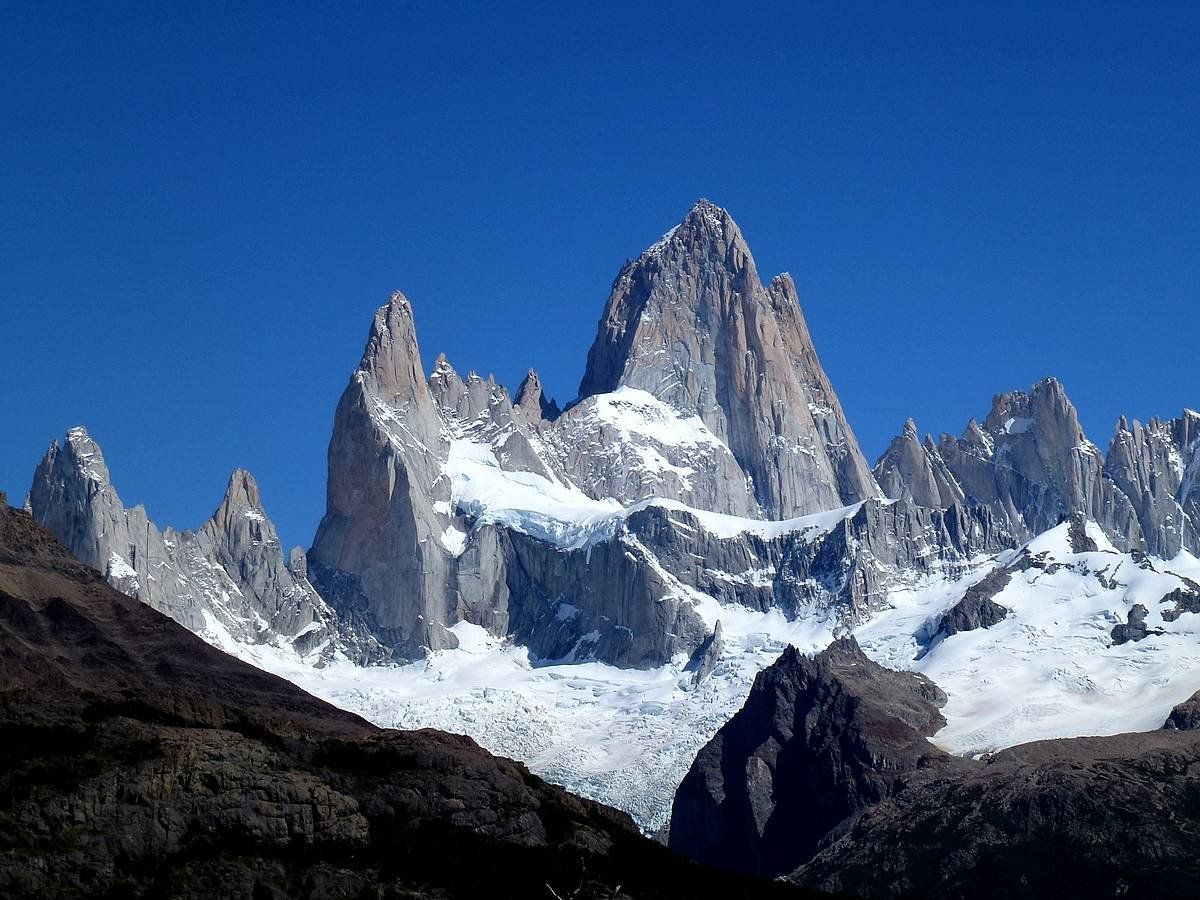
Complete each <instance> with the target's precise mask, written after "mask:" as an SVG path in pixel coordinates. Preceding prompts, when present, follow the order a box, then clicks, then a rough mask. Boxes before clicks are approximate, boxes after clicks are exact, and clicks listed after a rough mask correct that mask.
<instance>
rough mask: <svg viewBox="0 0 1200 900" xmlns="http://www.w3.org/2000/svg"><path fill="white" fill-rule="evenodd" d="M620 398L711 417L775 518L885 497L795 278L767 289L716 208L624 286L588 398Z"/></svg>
mask: <svg viewBox="0 0 1200 900" xmlns="http://www.w3.org/2000/svg"><path fill="white" fill-rule="evenodd" d="M620 387H626V388H635V389H640V390H644V391H646V392H648V393H650V394H652V395H653V396H655V397H657V398H659V399H660V400H663V401H664V402H666V403H668V404H670V405H671V406H673V407H674V408H676V409H678V410H680V411H682V412H684V413H687V414H694V415H697V416H699V417H700V419H701V420H702V421H703V422H704V424H705V425H706V426H707V427H708V429H709V430H710V431H711V432H712V433H713V434H714V435H715V436H716V437H717V438H718V439H719V440H721V441H722V442H723V443H724V444H726V445H727V446H728V447H729V449H730V450H731V451H732V453H733V456H734V458H735V459H736V461H737V463H738V465H739V466H740V468H741V470H742V471H743V472H744V473H745V474H746V476H748V477H749V478H750V479H751V481H752V484H753V495H754V497H755V498H756V499H757V500H758V502H759V504H761V506H762V508H763V510H764V511H765V513H766V515H767V516H768V517H770V518H788V517H791V516H798V515H804V514H805V513H812V512H817V511H820V510H822V509H831V508H834V507H837V506H842V505H844V504H847V503H853V502H855V501H858V500H862V499H864V498H866V497H873V496H876V495H877V493H878V488H877V486H876V484H875V482H874V479H873V478H872V477H871V473H870V471H869V469H868V466H867V464H866V462H865V461H864V459H863V456H862V452H861V451H860V450H859V447H858V442H857V440H856V439H855V437H854V433H853V431H852V430H851V429H850V426H849V424H848V423H847V421H846V417H845V415H844V414H843V412H842V408H841V405H840V403H839V402H838V399H837V396H836V395H835V394H834V392H833V388H832V386H831V385H830V383H829V379H828V378H827V377H826V375H825V372H824V370H823V369H822V368H821V364H820V362H819V361H818V359H817V355H816V351H815V349H814V348H813V344H812V339H811V337H810V336H809V333H808V326H807V325H806V324H805V321H804V316H803V314H802V313H801V312H800V304H799V301H798V300H797V297H796V288H795V285H794V284H793V282H792V279H791V277H790V276H788V275H780V276H778V277H776V278H775V279H774V280H772V281H771V283H770V284H769V285H767V286H765V287H764V286H763V284H762V282H761V281H760V280H759V277H758V272H757V270H756V268H755V265H754V259H753V257H752V256H751V255H750V248H749V247H748V246H747V245H746V241H745V239H744V238H743V237H742V234H741V231H740V230H739V229H738V227H737V224H736V223H735V222H734V221H733V219H732V218H731V217H730V215H729V213H727V212H726V211H725V210H723V209H720V208H719V207H717V206H714V205H713V204H711V203H709V202H707V201H705V200H701V201H700V202H698V203H697V204H696V205H695V207H693V208H692V210H691V211H690V212H689V213H688V214H687V216H686V217H685V218H684V220H683V221H682V222H681V223H680V224H679V225H678V226H677V227H676V228H675V229H673V230H672V231H670V232H669V233H668V234H667V235H666V236H665V237H663V239H662V240H661V241H659V242H658V243H657V244H655V245H654V246H653V247H651V248H650V249H649V250H647V251H646V252H645V253H643V254H642V255H641V256H640V257H638V258H637V259H636V260H634V261H632V262H629V263H627V264H626V265H625V267H624V268H623V269H622V270H621V272H620V274H618V275H617V279H616V281H615V282H614V284H613V288H612V292H611V293H610V295H609V298H608V302H607V304H606V306H605V310H604V314H603V316H602V317H601V319H600V324H599V327H598V329H597V334H596V340H595V343H593V345H592V348H591V350H590V351H589V353H588V365H587V370H586V372H585V374H584V377H583V381H582V383H581V384H580V387H579V395H580V397H581V398H587V397H590V396H592V395H595V394H604V393H609V392H612V391H615V390H617V389H618V388H620Z"/></svg>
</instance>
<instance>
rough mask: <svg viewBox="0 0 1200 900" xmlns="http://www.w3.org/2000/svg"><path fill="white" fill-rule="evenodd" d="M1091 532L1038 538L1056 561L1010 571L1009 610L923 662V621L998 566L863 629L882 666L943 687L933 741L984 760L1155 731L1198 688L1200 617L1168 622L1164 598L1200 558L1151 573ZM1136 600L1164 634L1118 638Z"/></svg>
mask: <svg viewBox="0 0 1200 900" xmlns="http://www.w3.org/2000/svg"><path fill="white" fill-rule="evenodd" d="M1088 534H1089V536H1090V537H1091V538H1092V539H1093V540H1094V541H1096V543H1097V545H1098V546H1099V550H1098V551H1096V552H1090V553H1073V552H1072V551H1071V549H1070V545H1069V542H1068V540H1067V526H1066V525H1065V524H1063V525H1060V526H1058V527H1057V528H1054V529H1051V530H1050V531H1048V532H1046V533H1045V534H1043V535H1040V536H1038V537H1037V538H1034V539H1033V540H1032V541H1030V542H1029V544H1027V545H1026V546H1027V548H1028V550H1029V552H1030V553H1031V554H1033V555H1035V556H1039V555H1042V554H1045V557H1044V559H1045V561H1047V562H1049V563H1051V565H1050V566H1048V567H1047V568H1044V569H1043V568H1036V567H1034V568H1028V569H1026V570H1024V571H1015V572H1014V573H1013V576H1012V579H1011V581H1010V582H1009V584H1008V585H1007V586H1006V587H1005V588H1004V589H1003V590H1002V591H1000V592H999V593H998V594H996V596H995V597H993V600H994V601H995V602H996V603H998V604H1000V605H1001V606H1003V607H1006V608H1007V609H1009V610H1011V612H1010V614H1009V615H1008V616H1007V617H1006V618H1005V619H1004V620H1003V621H1001V622H999V623H997V624H995V625H993V626H991V627H990V628H986V629H977V630H974V631H967V632H960V633H959V634H956V635H953V636H951V637H949V638H946V639H945V640H943V641H941V642H940V643H938V644H937V645H936V646H934V647H933V649H932V650H931V651H930V652H929V653H928V654H927V655H926V656H924V657H923V658H922V659H920V660H915V659H914V657H915V656H916V655H917V653H918V651H919V649H920V645H919V643H918V640H917V638H916V636H915V635H916V634H918V633H919V632H920V630H921V626H922V625H923V624H924V623H932V622H934V621H936V619H937V618H938V617H939V616H940V615H941V614H942V613H943V612H944V611H945V610H946V609H947V608H949V606H951V605H953V603H955V602H957V600H958V599H959V598H961V596H962V593H963V590H965V588H966V587H967V585H968V584H970V583H971V582H973V581H977V580H978V579H979V578H980V577H982V575H983V574H986V572H987V571H989V570H990V569H991V568H992V566H991V565H990V564H989V565H987V566H985V567H983V568H981V569H980V570H978V572H977V573H976V574H974V575H972V576H969V577H968V578H966V579H963V580H962V581H961V582H959V583H958V584H956V585H950V584H941V585H937V584H930V585H928V586H926V587H924V588H922V589H918V590H900V591H896V592H893V594H892V595H891V596H890V597H889V602H890V603H891V605H892V609H890V610H888V611H887V612H885V613H883V614H881V615H879V616H878V617H876V618H875V619H873V620H872V621H870V622H868V623H866V624H864V625H862V626H860V627H859V628H858V629H856V632H855V634H856V636H857V637H858V640H859V642H860V643H861V644H862V646H863V649H864V651H865V652H867V653H868V654H869V655H870V656H872V657H873V658H874V659H876V660H877V661H878V662H880V663H882V664H884V665H889V666H892V667H895V668H911V669H914V670H916V671H920V672H923V673H924V674H926V675H928V676H929V677H930V678H931V679H933V681H934V682H936V683H937V684H938V685H939V686H940V687H941V688H942V689H943V690H944V691H946V693H947V695H948V696H949V698H950V699H949V702H948V703H947V705H946V707H945V709H943V710H942V712H943V714H944V715H945V716H946V719H947V722H948V724H947V725H946V727H944V728H943V729H942V730H941V731H939V732H938V733H937V734H936V735H935V737H934V741H935V743H937V744H939V745H940V746H942V747H944V748H945V749H947V750H950V751H951V752H954V753H960V754H968V755H975V754H979V753H985V752H991V751H995V750H999V749H1002V748H1004V747H1010V746H1013V745H1015V744H1022V743H1026V742H1028V741H1034V740H1043V739H1047V738H1058V737H1077V736H1082V735H1109V734H1119V733H1121V732H1126V731H1147V730H1151V729H1154V728H1158V727H1160V726H1161V725H1162V724H1163V722H1164V721H1165V719H1166V717H1167V715H1168V713H1170V711H1171V708H1172V707H1173V706H1175V705H1176V704H1178V703H1181V702H1182V701H1184V700H1186V699H1187V698H1188V697H1190V696H1191V695H1192V694H1193V693H1194V692H1195V691H1196V690H1197V689H1200V616H1197V615H1194V614H1191V613H1184V614H1183V615H1182V616H1180V617H1179V619H1178V620H1176V621H1175V622H1171V623H1168V622H1166V621H1164V619H1163V617H1162V611H1163V609H1162V608H1160V605H1159V604H1160V600H1161V598H1162V597H1163V596H1164V595H1165V594H1167V593H1168V592H1170V591H1172V590H1174V589H1176V588H1179V587H1182V586H1183V585H1184V582H1183V581H1182V578H1181V577H1180V576H1183V577H1186V578H1191V579H1192V580H1193V581H1200V561H1197V560H1196V558H1195V557H1193V556H1191V555H1190V554H1187V553H1181V554H1180V555H1179V556H1177V557H1176V558H1175V559H1173V560H1171V561H1170V562H1169V563H1165V562H1162V561H1159V560H1152V561H1151V564H1152V565H1153V566H1154V568H1153V569H1148V568H1143V567H1141V566H1139V565H1138V564H1137V563H1135V562H1134V561H1133V558H1132V557H1131V556H1129V555H1126V554H1120V553H1117V552H1116V551H1115V550H1114V549H1113V548H1112V545H1111V544H1110V543H1109V542H1108V540H1107V539H1106V538H1105V537H1104V535H1103V532H1101V530H1100V529H1099V528H1098V527H1096V526H1094V525H1092V524H1091V523H1089V526H1088ZM1015 558H1016V554H1002V556H1001V559H1002V560H1004V561H1007V560H1009V559H1013V560H1015ZM1054 563H1057V566H1055V565H1053V564H1054ZM1052 569H1053V571H1051V570H1052ZM1135 603H1140V604H1142V605H1143V606H1145V607H1146V608H1147V609H1148V610H1150V614H1149V615H1148V617H1147V620H1146V621H1147V625H1148V626H1150V627H1151V628H1157V629H1161V630H1163V631H1164V632H1165V633H1163V634H1154V635H1151V636H1149V637H1147V638H1145V639H1143V640H1141V641H1130V642H1128V643H1125V644H1121V645H1115V644H1114V643H1113V641H1112V636H1111V633H1112V628H1113V626H1114V625H1116V624H1118V623H1123V622H1125V621H1126V620H1127V618H1128V615H1129V610H1130V608H1131V607H1132V606H1133V605H1134V604H1135Z"/></svg>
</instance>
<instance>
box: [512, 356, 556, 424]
mask: <svg viewBox="0 0 1200 900" xmlns="http://www.w3.org/2000/svg"><path fill="white" fill-rule="evenodd" d="M513 406H514V407H515V408H517V409H519V410H521V411H522V412H523V413H524V414H525V417H526V419H527V420H528V421H531V422H536V421H538V420H539V419H541V420H545V421H547V422H553V421H554V420H555V419H557V418H558V417H559V414H560V412H561V411H560V410H559V408H558V404H557V403H555V402H554V401H553V400H549V399H547V398H546V395H545V392H544V391H543V389H542V379H541V377H540V376H539V375H538V373H537V372H536V371H535V370H534V369H530V370H529V371H528V372H527V373H525V377H524V378H523V379H522V380H521V386H520V387H518V388H517V399H516V402H515V403H513Z"/></svg>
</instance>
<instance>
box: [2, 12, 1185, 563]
mask: <svg viewBox="0 0 1200 900" xmlns="http://www.w3.org/2000/svg"><path fill="white" fill-rule="evenodd" d="M251 5H253V6H254V7H255V9H254V10H249V9H246V8H244V7H248V6H251ZM169 6H172V5H171V4H146V5H141V6H139V5H133V4H104V5H102V4H78V5H74V4H63V5H59V6H57V7H56V8H52V7H51V4H44V3H37V4H24V3H21V2H10V3H6V4H4V5H3V7H2V8H0V59H2V60H3V63H0V74H2V77H3V89H2V90H0V340H2V343H3V352H2V353H0V404H2V407H0V421H2V422H3V430H2V431H0V489H7V490H8V491H9V492H10V494H12V495H14V496H13V499H15V500H19V499H20V497H21V496H23V495H24V492H25V490H26V489H27V488H28V484H29V480H30V476H31V474H32V471H33V468H34V466H35V464H36V462H37V460H38V458H39V457H40V455H41V453H42V452H43V450H44V449H45V446H46V445H47V444H48V442H49V441H50V440H51V439H52V438H54V437H55V436H60V435H62V434H63V433H64V432H65V430H66V429H67V428H68V427H70V426H72V425H75V424H79V423H84V424H87V425H88V426H89V427H90V428H91V430H92V432H93V434H94V435H95V436H96V438H97V439H98V440H99V441H100V443H101V445H102V446H103V447H104V450H105V453H106V456H107V458H108V461H109V464H110V466H111V468H112V469H113V472H114V476H115V481H116V484H117V487H118V489H119V490H120V492H121V494H122V497H123V499H124V500H125V501H126V503H129V504H132V503H135V502H143V503H145V504H146V505H147V506H148V508H149V511H150V514H151V516H152V517H154V518H155V519H156V520H157V521H158V522H159V524H165V523H170V524H173V525H176V526H177V527H194V526H196V525H198V524H199V523H201V522H202V521H203V520H204V519H205V518H206V517H207V516H208V515H209V514H210V513H211V512H212V510H213V509H214V508H215V507H216V505H217V503H218V502H219V500H220V495H221V492H222V490H223V488H224V484H225V481H226V478H227V477H228V473H229V471H230V470H231V469H232V468H234V467H235V466H245V467H247V468H250V469H251V470H252V471H253V472H254V473H255V474H256V475H257V476H258V479H259V482H260V484H261V486H262V488H263V493H264V499H265V502H266V505H267V509H268V512H270V513H271V514H272V516H273V517H274V518H275V519H276V520H277V522H278V523H279V524H280V527H281V531H282V534H283V538H284V540H285V541H286V542H288V543H301V544H305V545H306V544H307V543H308V541H310V540H311V537H312V534H313V531H314V530H315V527H316V523H317V521H318V519H319V517H320V515H321V513H322V511H323V509H324V484H325V459H324V454H325V447H326V444H327V441H328V439H329V431H330V426H331V422H332V416H333V409H334V406H335V404H336V402H337V398H338V395H339V394H340V392H341V390H342V388H343V387H344V385H345V382H346V379H347V377H348V376H349V373H350V371H351V370H352V368H353V366H354V364H355V363H356V361H357V359H358V356H359V353H360V351H361V348H362V343H363V341H364V339H365V336H366V331H367V328H368V325H369V322H370V318H371V314H372V311H373V310H374V308H375V307H376V306H377V305H379V304H380V303H382V302H384V301H385V300H386V298H387V296H388V294H389V292H390V291H391V290H393V289H396V288H399V289H402V290H404V291H405V293H406V294H408V296H409V297H410V298H411V299H412V301H413V303H414V306H415V310H416V316H417V324H418V329H419V337H420V340H421V345H422V349H423V353H424V356H425V361H426V364H427V366H428V364H430V363H431V362H432V360H433V358H434V357H435V356H436V354H437V353H438V351H441V350H444V351H445V352H446V353H447V354H448V356H449V357H450V359H451V362H453V363H454V364H455V366H456V367H458V368H459V369H460V370H461V371H464V372H465V371H466V370H467V369H469V368H474V369H476V370H478V371H480V372H481V373H487V372H494V373H495V374H496V376H497V377H498V378H499V379H500V380H502V381H504V382H506V383H508V384H509V385H510V386H511V387H514V388H515V385H516V383H517V382H518V381H519V379H520V377H521V376H522V375H523V373H524V371H525V369H526V368H527V367H528V366H530V365H535V366H536V367H537V368H538V369H539V371H541V372H542V374H543V378H544V380H545V382H546V383H547V384H548V386H549V388H550V390H551V391H552V393H554V394H555V395H556V396H557V397H558V398H559V399H560V400H568V399H570V398H571V397H573V396H574V393H575V389H576V387H577V386H578V382H579V378H580V376H581V375H582V371H583V364H584V359H585V355H586V351H587V348H588V345H589V344H590V341H591V338H592V335H593V334H594V330H595V325H596V320H597V318H598V317H599V314H600V311H601V308H602V305H603V303H604V299H605V297H606V295H607V291H608V287H609V285H610V284H611V282H612V279H613V277H614V275H615V274H616V272H617V269H618V268H619V266H620V264H621V263H622V261H623V260H624V259H626V258H627V257H631V256H635V255H636V254H637V253H638V252H639V251H640V250H641V249H642V248H643V247H644V246H646V245H647V244H649V243H651V242H653V241H654V240H655V239H656V238H657V237H658V236H659V235H660V234H661V233H662V232H664V231H665V230H667V228H669V227H670V226H671V225H673V224H674V223H675V222H677V221H678V219H679V218H680V217H681V216H682V215H683V213H684V212H685V211H686V210H687V208H688V207H689V206H690V204H691V203H692V202H693V201H694V200H695V199H696V198H697V197H700V196H706V197H709V198H711V199H712V200H713V201H715V202H717V203H719V204H721V205H723V206H725V207H727V208H728V209H729V210H730V211H731V212H732V213H733V215H734V217H735V218H736V219H737V220H738V221H739V223H740V224H741V226H742V228H743V231H744V232H745V233H746V236H747V239H748V240H749V242H750V246H751V248H752V249H753V251H754V253H755V256H756V259H757V261H758V265H759V269H760V271H761V272H762V273H763V274H764V276H766V275H769V274H772V273H775V272H777V271H781V270H787V271H790V272H791V273H792V274H793V275H794V276H795V278H796V281H797V284H798V287H799V291H800V297H801V302H802V304H803V305H804V309H805V312H806V314H807V316H808V320H809V324H810V326H811V329H812V331H813V334H814V337H815V339H816V342H817V348H818V351H819V352H820V354H821V357H822V360H823V362H824V363H825V365H826V368H827V370H828V371H829V374H830V376H831V378H832V380H833V382H834V385H835V387H836V388H837V390H838V391H839V393H840V395H841V397H842V401H843V404H844V405H845V407H846V410H847V413H848V415H849V417H850V420H851V422H852V424H853V425H854V427H855V428H856V430H857V432H858V435H859V438H860V440H861V442H862V444H863V447H864V449H865V451H866V452H867V454H868V455H869V456H870V457H871V458H872V460H873V459H874V457H875V456H876V455H877V454H878V453H880V452H881V451H882V450H883V449H884V448H885V447H886V445H887V442H888V440H889V439H890V437H891V436H892V435H893V434H895V433H896V432H897V431H898V430H899V428H900V427H901V424H902V423H903V421H904V419H905V418H906V417H907V416H910V415H911V416H913V417H915V418H916V420H917V423H918V425H919V426H920V427H921V428H922V430H929V431H933V432H935V433H937V432H939V431H943V430H945V431H952V432H955V433H957V432H959V431H960V430H961V429H962V426H963V425H964V424H965V422H966V420H967V418H968V417H970V416H971V415H983V414H984V413H986V411H987V409H988V406H989V402H990V398H991V395H992V394H993V393H996V392H998V391H1001V390H1007V389H1011V388H1017V387H1023V386H1025V387H1027V386H1028V385H1029V384H1031V383H1032V382H1033V381H1034V380H1036V379H1037V378H1039V377H1042V376H1044V375H1048V374H1053V375H1057V376H1058V377H1059V378H1061V379H1062V380H1063V381H1064V383H1065V384H1066V386H1067V389H1068V392H1069V393H1070V394H1071V396H1072V398H1073V399H1074V401H1075V402H1076V405H1077V406H1078V407H1079V408H1080V410H1081V414H1082V417H1083V421H1084V425H1085V428H1086V429H1087V430H1088V432H1089V435H1090V436H1091V437H1092V439H1093V440H1095V441H1096V442H1097V443H1099V444H1100V445H1101V446H1106V445H1107V442H1108V439H1109V437H1110V436H1111V433H1112V427H1113V423H1114V421H1115V420H1116V418H1117V416H1118V415H1119V414H1121V413H1127V414H1129V415H1131V416H1136V417H1139V418H1143V419H1145V418H1148V417H1150V416H1152V415H1156V414H1157V415H1164V416H1166V415H1177V414H1178V413H1179V410H1180V409H1181V408H1182V407H1183V406H1185V405H1186V406H1191V407H1196V406H1200V365H1198V364H1197V362H1196V351H1197V346H1198V344H1197V339H1196V335H1197V327H1196V323H1197V315H1196V303H1197V299H1198V297H1197V294H1198V291H1200V277H1198V276H1200V272H1198V269H1200V152H1197V147H1198V146H1200V127H1198V126H1200V103H1197V102H1196V98H1197V97H1198V96H1200V54H1198V53H1197V52H1196V48H1197V47H1198V46H1200V13H1198V12H1197V7H1196V6H1195V5H1194V4H1180V5H1178V6H1175V7H1172V6H1170V5H1156V6H1155V8H1154V9H1153V10H1150V9H1139V8H1137V7H1138V5H1136V4H1121V5H1111V6H1110V5H1104V4H1097V3H1081V4H1072V5H1063V6H1055V7H1052V6H1049V5H1046V4H1030V5H1025V4H982V3H980V4H975V3H966V4H947V5H944V6H943V5H938V6H934V5H914V4H899V3H895V4H890V3H889V4H863V5H854V4H843V3H838V4H827V5H825V4H821V5H818V4H795V3H786V4H779V5H771V4H764V5H756V6H754V7H753V8H748V7H747V5H745V4H705V3H686V4H662V5H656V6H655V8H654V9H646V8H643V4H610V3H606V4H586V5H585V4H582V3H579V4H575V3H565V4H554V5H552V4H539V5H519V6H517V7H516V8H507V7H506V6H504V5H500V4H495V5H492V4H487V5H485V4H482V3H478V4H464V5H455V4H451V3H436V4H414V3H396V4H386V5H385V4H380V5H371V4H363V5H352V4H345V5H341V6H345V7H347V8H345V9H339V8H336V7H335V5H334V4H309V3H299V4H287V5H279V6H276V7H272V6H270V5H269V4H203V5H201V4H196V5H193V7H192V8H191V9H190V10H188V9H183V8H182V7H183V5H182V4H178V5H176V6H179V7H180V8H179V9H172V10H168V7H169ZM352 6H356V7H357V8H349V7H352ZM913 7H915V8H913Z"/></svg>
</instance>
